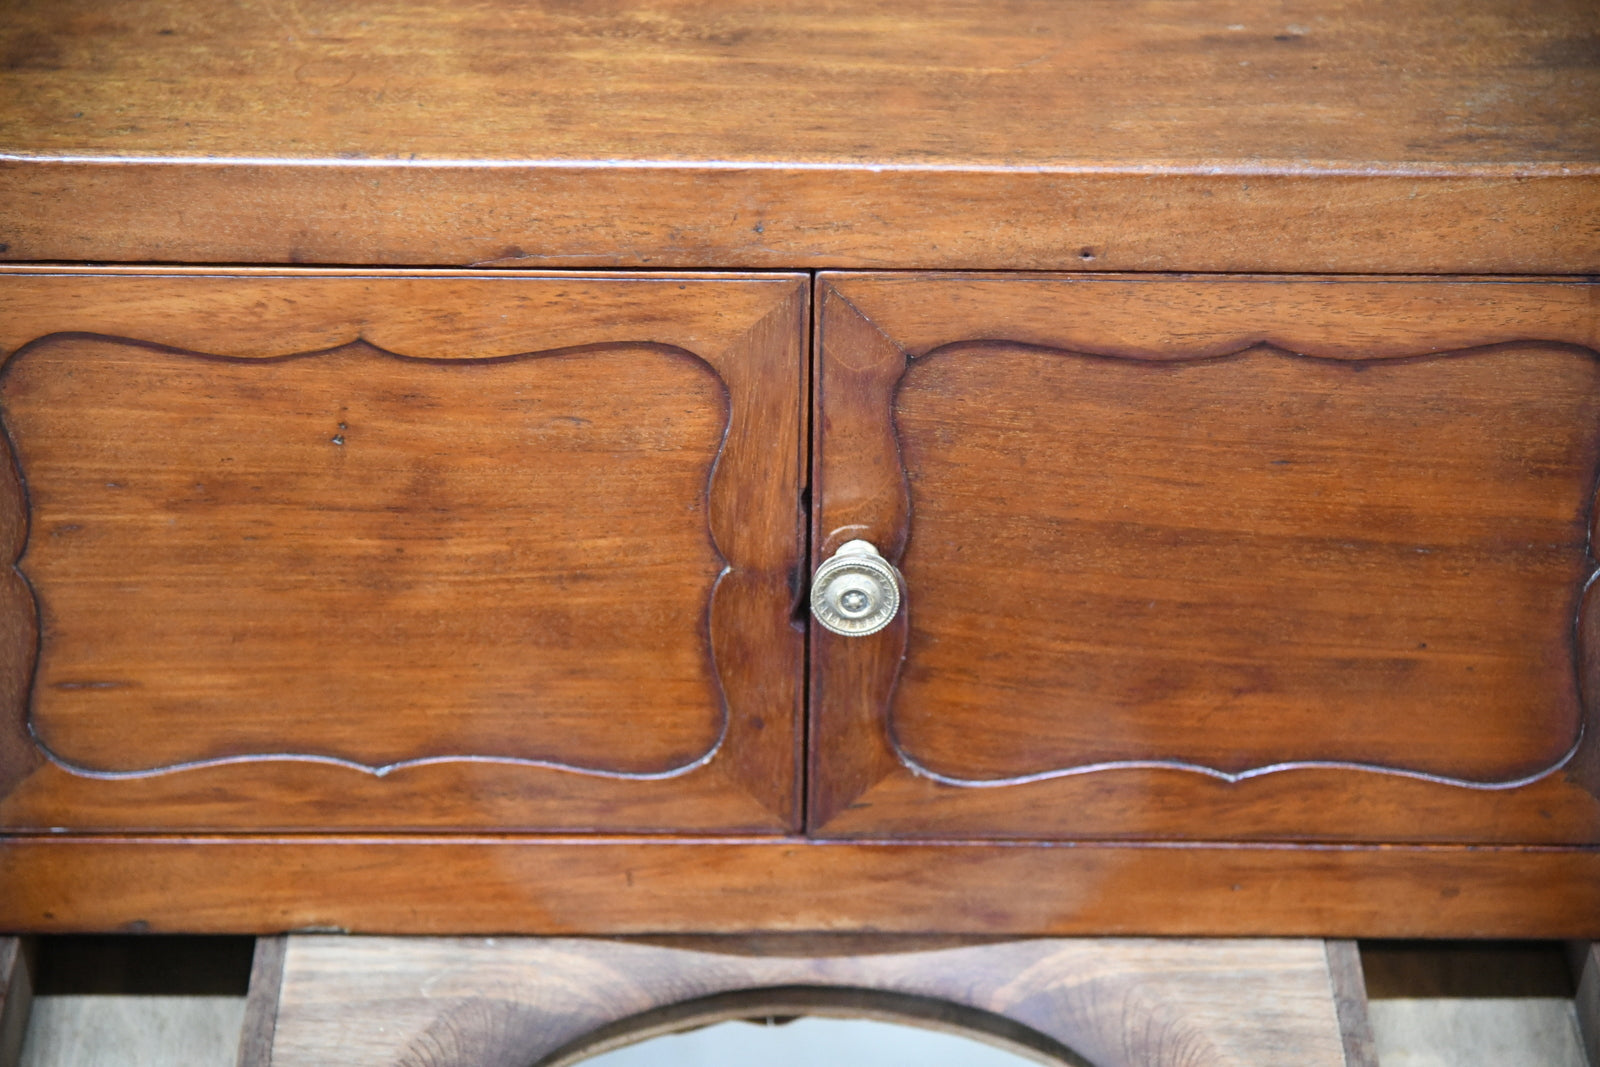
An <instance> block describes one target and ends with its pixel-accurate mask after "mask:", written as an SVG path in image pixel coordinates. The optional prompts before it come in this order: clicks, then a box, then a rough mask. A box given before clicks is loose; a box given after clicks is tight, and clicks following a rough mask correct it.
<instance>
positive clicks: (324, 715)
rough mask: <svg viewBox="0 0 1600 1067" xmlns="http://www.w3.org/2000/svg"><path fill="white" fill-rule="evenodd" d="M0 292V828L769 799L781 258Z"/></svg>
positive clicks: (694, 812) (792, 307) (588, 817)
mask: <svg viewBox="0 0 1600 1067" xmlns="http://www.w3.org/2000/svg"><path fill="white" fill-rule="evenodd" d="M0 282H3V284H0V305H3V306H0V323H3V329H4V338H3V341H4V348H5V352H6V353H7V354H8V355H9V360H8V362H7V364H6V368H5V371H4V376H3V379H0V411H3V417H4V421H5V427H6V431H7V434H8V442H9V445H10V448H11V451H12V456H13V457H14V467H13V464H12V463H9V462H8V463H7V464H6V470H7V480H6V484H5V485H4V486H3V487H0V498H3V499H0V508H3V512H4V522H3V531H4V537H5V539H6V548H5V551H6V552H8V553H9V555H8V557H7V558H8V559H11V560H15V561H16V562H15V565H14V568H13V569H10V570H8V571H7V572H6V573H7V577H6V580H5V582H4V588H3V593H0V595H3V618H4V622H5V627H4V631H3V634H0V638H3V640H0V644H3V646H4V647H3V665H0V670H3V679H0V689H3V697H4V707H3V715H0V722H3V726H0V729H3V731H4V734H3V738H0V756H3V761H0V797H3V800H0V822H3V824H4V825H5V826H7V827H11V828H35V829H37V828H46V827H48V828H62V829H66V830H130V829H184V830H195V829H238V828H250V829H254V830H263V829H274V828H282V829H300V830H304V829H339V830H355V829H384V830H408V829H415V830H435V829H455V828H467V829H471V828H490V827H492V828H495V829H513V830H514V829H533V830H593V829H601V830H664V829H672V830H697V831H718V830H740V831H750V830H766V831H779V830H784V829H788V828H792V827H793V826H794V824H795V820H796V818H797V807H796V805H797V801H796V797H797V796H798V793H799V783H798V767H797V763H798V751H799V748H798V731H799V728H798V724H799V693H800V688H801V687H800V670H801V660H802V655H803V633H802V631H801V630H800V629H798V628H797V627H796V624H795V621H794V617H793V602H794V582H795V575H796V572H797V570H798V566H799V563H800V557H801V552H802V548H801V546H802V543H803V529H802V525H801V514H800V492H801V474H802V471H801V462H800V456H801V444H802V436H801V434H802V430H801V424H802V417H803V407H802V400H801V385H800V383H801V380H802V367H803V359H802V352H803V343H804V341H803V339H804V332H805V313H806V306H807V298H808V284H807V281H806V279H805V278H804V277H802V276H796V275H766V276H759V277H743V278H741V277H738V276H716V275H700V276H667V275H659V276H648V277H638V276H635V277H627V276H605V275H592V276H580V277H575V276H572V275H542V276H541V275H527V274H515V275H514V274H507V273H495V274H484V273H479V274H472V273H453V274H430V275H426V276H424V275H415V274H413V275H407V274H404V273H399V272H394V273H388V274H372V273H349V274H339V273H338V272H298V273H297V272H292V271H291V272H282V271H278V272H274V271H254V272H241V273H239V274H235V275H231V276H218V275H217V274H216V273H215V272H210V273H208V272H203V271H192V272H182V271H143V272H140V271H121V272H116V271H98V272H95V271H80V272H72V271H54V272H51V271H13V272H11V273H9V274H8V275H7V276H6V277H5V278H3V279H0Z"/></svg>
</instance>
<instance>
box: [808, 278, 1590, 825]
mask: <svg viewBox="0 0 1600 1067" xmlns="http://www.w3.org/2000/svg"><path fill="white" fill-rule="evenodd" d="M819 293H820V297H819V301H820V307H819V323H818V325H819V348H818V352H819V372H818V377H817V383H816V403H817V405H818V410H819V411H820V412H821V417H820V418H819V419H818V420H817V436H816V440H815V445H814V447H815V468H814V483H813V487H814V493H815V495H816V499H817V501H818V506H817V510H816V513H815V525H814V531H813V532H814V536H813V549H814V551H813V560H812V562H813V565H816V564H817V563H820V562H821V561H822V560H824V559H826V558H828V557H829V556H830V555H831V554H832V553H833V552H834V551H835V550H836V549H837V548H838V547H839V545H840V544H841V543H843V542H845V541H848V540H851V539H856V538H861V539H865V540H869V541H871V542H873V543H874V544H876V545H877V546H878V548H879V549H881V550H882V551H883V553H884V555H885V556H887V557H888V558H889V559H890V560H891V561H894V562H897V563H898V564H899V566H900V568H901V570H902V571H903V572H904V576H905V581H906V586H907V590H908V595H907V604H906V608H905V609H904V610H903V611H902V612H901V613H900V614H899V615H898V616H897V617H896V619H895V621H894V622H893V624H891V625H890V626H889V627H888V628H886V629H884V630H882V631H881V632H878V633H876V634H872V635H870V636H865V637H841V636H836V635H834V634H832V633H828V632H824V631H822V630H821V628H820V627H818V628H817V630H816V632H815V633H814V637H813V642H812V655H813V661H812V712H813V716H814V720H813V725H812V731H813V732H812V738H813V754H812V760H813V762H812V772H813V774H814V776H815V782H814V784H813V787H812V789H811V792H810V796H811V797H812V808H811V812H810V822H811V825H812V826H813V827H814V828H816V829H817V830H819V831H821V832H824V833H827V834H829V835H838V836H851V835H854V836H873V835H886V834H892V835H896V836H907V835H927V836H945V837H960V836H965V837H973V836H978V837H983V836H1001V837H1007V836H1009V837H1042V838H1127V839H1140V838H1146V839H1191V840H1195V839H1212V840H1263V841H1266V840H1318V839H1321V840H1360V841H1409V842H1451V841H1455V842H1538V843H1551V844H1556V843H1582V842H1593V841H1595V840H1597V839H1600V805H1597V802H1596V793H1597V791H1600V753H1597V749H1600V745H1597V743H1596V742H1597V739H1596V737H1595V732H1596V731H1595V729H1594V727H1593V700H1594V692H1595V690H1596V682H1597V681H1600V679H1596V678H1595V677H1594V676H1593V675H1592V672H1593V671H1594V669H1595V663H1594V647H1595V637H1596V633H1595V627H1596V625H1600V624H1597V623H1596V622H1595V620H1594V612H1593V611H1590V610H1587V608H1588V601H1589V599H1591V598H1590V597H1589V594H1588V590H1589V585H1590V582H1591V579H1592V577H1593V575H1594V573H1595V568H1596V564H1595V560H1594V558H1593V556H1592V555H1591V550H1590V540H1591V534H1590V531H1591V527H1592V524H1593V511H1594V508H1593V504H1594V496H1595V486H1596V478H1597V474H1600V362H1597V354H1596V349H1597V348H1600V310H1597V309H1600V290H1597V288H1596V287H1595V286H1593V285H1590V284H1584V283H1576V282H1575V283H1558V282H1536V281H1529V282H1519V281H1484V280H1459V281H1455V280H1423V279H1393V280H1360V281H1357V280H1338V279H1328V280H1275V279H1265V278H1262V279H1252V278H1232V279H1207V278H1178V277H1161V278H1078V279H1071V280H1067V279H1062V278H1048V277H1012V278H1005V279H1000V278H995V277H992V276H991V277H962V276H921V277H919V276H913V275H850V274H831V275H823V276H821V278H820V279H819Z"/></svg>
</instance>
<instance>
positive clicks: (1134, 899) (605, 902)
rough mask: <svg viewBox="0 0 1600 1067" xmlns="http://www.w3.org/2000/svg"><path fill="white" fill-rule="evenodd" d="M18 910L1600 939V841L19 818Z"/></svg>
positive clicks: (192, 923)
mask: <svg viewBox="0 0 1600 1067" xmlns="http://www.w3.org/2000/svg"><path fill="white" fill-rule="evenodd" d="M0 928H4V929H8V930H16V931H40V932H59V933H67V932H74V931H96V930H126V931H151V932H162V931H187V932H192V933H281V932H284V931H292V930H300V931H323V932H328V931H333V930H340V931H349V932H352V933H373V934H483V935H489V936H492V935H496V934H505V933H511V932H516V933H526V934H564V935H573V936H577V935H583V934H606V933H611V934H661V933H676V934H697V933H727V934H748V933H756V932H763V931H841V932H849V931H871V932H878V933H908V934H989V935H993V934H1007V935H1033V934H1039V935H1080V934H1086V935H1095V936H1106V935H1147V934H1148V935H1182V936H1227V937H1236V936H1278V937H1302V936H1304V937H1352V936H1357V935H1360V936H1362V937H1491V936H1492V937H1513V938H1572V937H1593V936H1595V935H1596V934H1600V851H1597V850H1595V849H1593V848H1589V849H1582V848H1513V847H1505V846H1431V847H1428V846H1408V845H1315V844H1311V845H1300V846H1296V847H1290V846H1285V845H1262V846H1240V845H1227V844H1184V845H1157V844H1140V843H1106V842H1099V843H1096V842H1085V843H1079V844H1071V845H1052V844H1041V843H1030V842H1009V843H996V842H988V843H985V842H972V841H966V842H961V841H943V842H924V843H917V842H841V841H820V840H811V839H804V838H790V839H779V840H772V839H764V840H758V839H728V838H688V837H680V838H676V839H673V838H665V837H660V836H643V837H631V838H607V837H602V836H593V837H570V838H558V837H527V836H516V835H504V836H498V837H472V836H469V835H440V836H436V837H418V836H414V835H394V836H389V837H378V836H375V835H363V836H359V837H358V836H345V837H326V836H316V835H284V836H281V837H262V836H253V835H245V834H237V835H234V834H230V835H213V836H207V837H182V836H176V835H174V836H163V837H150V836H140V835H115V836H100V837H96V836H92V835H72V834H36V835H13V836H9V837H7V838H4V839H0Z"/></svg>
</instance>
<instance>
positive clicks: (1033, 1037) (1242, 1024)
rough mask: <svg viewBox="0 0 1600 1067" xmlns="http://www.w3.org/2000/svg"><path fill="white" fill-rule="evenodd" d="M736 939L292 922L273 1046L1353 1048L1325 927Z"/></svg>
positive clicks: (1251, 1056)
mask: <svg viewBox="0 0 1600 1067" xmlns="http://www.w3.org/2000/svg"><path fill="white" fill-rule="evenodd" d="M729 948H730V949H731V951H724V950H723V948H722V946H720V945H719V944H718V939H715V938H703V939H699V940H698V941H697V942H694V943H691V944H685V945H682V946H678V947H665V946H661V945H654V944H642V943H639V942H621V941H603V940H594V939H584V940H572V939H548V940H530V939H516V938H493V939H489V940H476V939H465V938H457V939H413V940H406V941H396V940H393V939H387V938H331V937H302V936H297V937H292V938H290V939H289V948H288V953H287V957H286V959H285V968H284V983H283V997H282V1001H281V1006H280V1014H279V1025H278V1037H277V1041H276V1043H275V1045H274V1048H273V1059H272V1062H273V1063H274V1064H275V1065H277V1067H296V1065H302V1064H305V1065H309V1064H323V1063H328V1062H330V1061H331V1060H335V1059H337V1060H338V1061H339V1062H340V1063H346V1064H351V1065H366V1064H371V1065H374V1067H376V1065H379V1064H385V1065H387V1064H408V1065H409V1064H416V1065H422V1064H427V1065H430V1067H454V1065H460V1067H466V1065H467V1064H476V1065H499V1064H505V1065H508V1067H509V1065H510V1064H526V1063H530V1062H537V1063H541V1064H548V1065H550V1067H556V1065H558V1064H569V1063H576V1062H578V1061H579V1060H581V1059H584V1058H586V1057H588V1056H589V1055H592V1054H594V1053H597V1052H600V1051H603V1050H605V1049H608V1048H615V1047H618V1046H620V1045H624V1044H629V1043H632V1042H634V1041H638V1040H642V1039H646V1038H649V1037H652V1036H655V1035H657V1034H660V1033H666V1032H672V1031H673V1030H678V1029H686V1028H689V1027H693V1026H697V1025H706V1024H708V1023H712V1022H720V1021H724V1020H726V1019H730V1018H740V1017H744V1016H749V1015H752V1014H769V1013H770V1014H796V1013H798V1014H807V1015H830V1014H837V1015H850V1016H859V1015H861V1014H863V1013H865V1014H867V1015H868V1016H869V1017H876V1018H883V1019H887V1020H889V1021H898V1022H904V1023H910V1024H912V1025H922V1026H931V1027H935V1028H938V1029H945V1030H951V1031H954V1032H957V1033H964V1034H966V1035H967V1036H970V1037H976V1038H978V1039H980V1040H986V1041H989V1042H991V1043H994V1044H997V1045H1000V1046H1001V1047H1008V1048H1011V1049H1012V1050H1014V1051H1018V1052H1022V1053H1024V1054H1027V1055H1028V1056H1029V1058H1030V1059H1035V1060H1038V1061H1040V1062H1047V1063H1067V1064H1075V1065H1084V1064H1090V1063H1092V1064H1096V1065H1098V1067H1134V1065H1139V1067H1177V1065H1179V1064H1183V1065H1186V1067H1201V1065H1225V1064H1226V1065H1235V1064H1237V1065H1245V1064H1261V1063H1279V1062H1281V1063H1288V1062H1293V1063H1296V1064H1305V1065H1307V1067H1310V1065H1325V1067H1340V1065H1343V1064H1345V1063H1346V1059H1345V1057H1344V1055H1343V1051H1342V1048H1341V1045H1340V1037H1339V1033H1340V1031H1339V1020H1338V1018H1337V1016H1336V1015H1335V1012H1334V1005H1333V998H1332V996H1331V995H1330V978H1329V970H1328V964H1327V959H1326V957H1325V956H1324V955H1323V947H1322V944H1321V943H1320V942H1316V941H1227V942H1199V941H1176V940H1115V939H1093V940H1081V941H1044V940H1038V941H1012V942H1004V943H995V944H987V945H968V946H959V947H950V948H943V949H932V950H922V951H917V950H915V949H912V950H909V951H899V952H897V951H894V950H893V949H892V948H891V947H889V946H884V948H882V949H880V950H879V951H876V952H870V953H868V954H863V955H851V954H848V952H846V953H838V952H835V953H829V954H827V955H823V956H809V955H806V954H803V953H794V954H791V953H786V952H783V951H781V950H775V949H774V948H773V946H771V945H768V946H766V948H765V950H764V951H763V952H762V953H760V954H750V953H744V952H740V951H738V948H737V946H736V945H735V946H729ZM741 994H742V995H741ZM897 1008H898V1009H900V1010H898V1011H897V1010H896V1009H897ZM741 1013H742V1015H741Z"/></svg>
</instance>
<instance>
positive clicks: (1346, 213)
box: [0, 0, 1600, 937]
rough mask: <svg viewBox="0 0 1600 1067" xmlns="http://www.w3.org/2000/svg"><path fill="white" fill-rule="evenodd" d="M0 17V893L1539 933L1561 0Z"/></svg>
mask: <svg viewBox="0 0 1600 1067" xmlns="http://www.w3.org/2000/svg"><path fill="white" fill-rule="evenodd" d="M11 14H12V15H13V16H14V17H11V18H8V19H6V20H0V100H4V101H6V105H5V106H4V107H0V260H3V261H5V262H4V265H0V349H3V350H4V352H5V353H6V354H7V363H6V367H5V368H4V370H3V372H0V418H3V420H4V423H5V428H6V433H7V435H8V437H7V442H6V444H7V447H8V448H9V450H10V455H11V462H10V463H9V464H0V468H3V469H0V553H3V554H4V555H5V557H6V559H8V560H10V561H14V564H13V566H12V568H11V569H10V570H7V571H4V573H3V574H0V930H60V931H66V930H107V929H122V928H131V929H156V930H177V931H194V932H200V931H225V930H234V931H239V930H247V931H260V932H264V931H282V930H289V929H300V928H307V927H315V928H336V929H346V930H359V931H370V932H392V933H423V932H427V933H441V934H466V933H491V934H492V933H500V932H508V931H515V932H528V933H569V934H598V933H636V934H660V933H749V932H752V931H817V930H857V931H860V930H874V931H884V932H905V933H918V934H929V933H931V934H956V933H974V934H1069V933H1081V934H1115V933H1138V934H1203V935H1227V934H1267V935H1288V934H1296V935H1299V934H1308V935H1317V936H1336V937H1349V936H1369V937H1373V936H1384V937H1413V936H1536V937H1572V936H1579V935H1582V936H1600V800H1597V796H1600V752H1597V749H1596V745H1597V739H1596V737H1595V734H1596V729H1595V722H1594V719H1595V710H1594V700H1595V696H1594V694H1595V692H1596V691H1597V689H1600V679H1597V678H1596V677H1595V671H1596V661H1595V651H1594V649H1595V640H1596V636H1595V626H1596V625H1600V624H1597V623H1596V621H1595V617H1594V610H1593V608H1592V606H1591V605H1590V604H1589V601H1590V600H1592V599H1593V596H1594V595H1595V594H1592V593H1591V592H1589V589H1590V582H1591V579H1592V577H1593V575H1594V573H1595V570H1596V566H1597V564H1596V558H1595V555H1594V550H1593V548H1592V531H1593V529H1594V526H1595V491H1596V489H1595V487H1596V485H1597V484H1600V428H1597V427H1600V356H1597V354H1596V353H1597V352H1600V296H1597V295H1596V294H1597V293H1600V288H1597V284H1596V282H1595V280H1594V279H1595V277H1596V276H1600V240H1597V239H1596V235H1597V234H1600V122H1597V121H1596V114H1595V107H1594V102H1595V100H1596V99H1597V98H1600V97H1597V93H1596V86H1597V85H1600V58H1597V53H1596V51H1595V49H1594V47H1593V41H1594V40H1595V39H1596V34H1600V8H1597V7H1595V6H1594V5H1592V4H1591V5H1585V4H1565V5H1561V4H1557V5H1545V6H1543V7H1541V8H1540V9H1539V10H1538V11H1537V12H1534V13H1530V11H1529V9H1528V6H1527V5H1526V4H1523V3H1521V2H1520V0H1484V2H1483V3H1481V4H1479V5H1477V6H1476V7H1475V8H1474V11H1473V13H1472V17H1471V18H1470V19H1467V18H1463V16H1462V13H1461V10H1460V5H1459V4H1458V3H1455V2H1453V0H1391V2H1388V3H1385V4H1382V5H1374V4H1359V3H1343V4H1341V3H1325V4H1320V5H1312V6H1305V5H1301V6H1299V7H1295V8H1294V10H1290V9H1289V8H1288V7H1286V6H1285V5H1283V4H1275V3H1263V2H1258V0H1194V2H1192V3H1191V2H1186V3H1181V4H1173V3H1166V2H1162V0H1129V2H1127V3H1105V2H1102V0H1018V2H1016V3H1010V4H1005V5H993V4H974V3H970V2H967V0H930V2H928V3H924V4H919V5H915V6H914V7H907V6H906V5H904V4H896V3H889V2H887V0H863V2H862V3H859V4H856V5H853V6H852V7H851V8H850V9H849V10H848V11H846V10H843V9H841V8H838V7H835V6H829V5H817V4H813V3H804V2H800V0H770V2H763V3H760V4H743V3H717V4H708V3H704V2H701V0H640V2H639V3H635V4H631V5H622V6H620V7H619V6H616V5H612V6H595V5H576V6H574V5H569V4H559V3H511V2H500V0H484V2H481V3H474V4H422V3H416V2H413V0H349V2H347V3H342V4H322V5H300V6H299V7H296V8H294V9H293V10H279V9H278V8H277V7H272V6H263V5H256V4H246V3H230V2H220V0H205V2H201V0H59V2H56V3H26V2H25V3H22V4H20V5H17V6H16V10H15V11H14V12H12V13H11ZM850 541H867V542H870V543H871V544H872V545H874V546H876V548H877V549H878V550H881V552H882V554H883V556H884V557H885V558H886V559H887V560H888V561H889V562H890V563H891V564H893V565H896V566H898V567H899V568H900V570H901V572H902V573H903V577H904V580H905V583H906V585H905V588H906V597H905V604H904V607H903V609H902V610H901V611H900V613H899V614H898V615H897V616H896V617H895V619H894V620H893V621H892V623H891V624H890V625H889V626H887V627H886V628H885V629H883V630H881V631H878V632H876V633H873V634H870V635H867V636H862V637H841V636H837V635H835V634H832V633H830V632H827V631H825V630H824V629H823V628H821V627H820V626H819V625H817V624H816V623H814V622H813V621H812V620H811V619H810V618H809V617H808V616H807V613H806V606H807V600H808V585H809V582H810V578H811V574H812V572H813V571H814V569H815V568H816V567H817V566H819V565H821V564H822V563H823V562H824V561H825V560H827V559H829V558H831V557H832V556H833V554H834V553H835V552H836V551H837V550H838V549H839V548H840V547H841V546H842V545H844V544H846V543H847V542H850Z"/></svg>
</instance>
